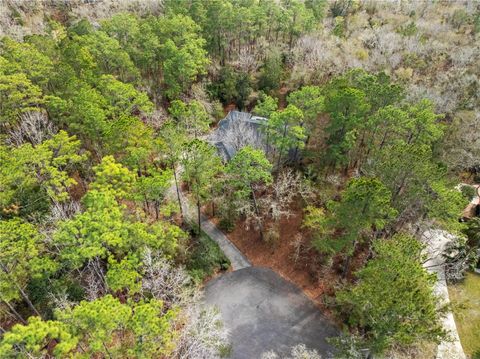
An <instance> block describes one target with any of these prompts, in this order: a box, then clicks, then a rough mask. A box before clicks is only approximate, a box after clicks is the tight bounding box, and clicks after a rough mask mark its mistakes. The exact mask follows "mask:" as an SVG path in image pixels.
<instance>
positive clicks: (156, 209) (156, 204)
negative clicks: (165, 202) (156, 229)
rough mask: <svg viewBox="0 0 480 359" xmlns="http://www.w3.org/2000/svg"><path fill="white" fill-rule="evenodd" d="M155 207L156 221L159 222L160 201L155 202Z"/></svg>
mask: <svg viewBox="0 0 480 359" xmlns="http://www.w3.org/2000/svg"><path fill="white" fill-rule="evenodd" d="M154 207H155V219H156V220H157V221H158V218H159V210H158V207H160V204H159V203H158V200H155V203H154Z"/></svg>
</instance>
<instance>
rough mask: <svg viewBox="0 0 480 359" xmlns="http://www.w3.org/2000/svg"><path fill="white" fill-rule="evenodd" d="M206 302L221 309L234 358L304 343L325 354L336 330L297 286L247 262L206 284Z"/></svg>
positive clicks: (250, 357) (248, 358)
mask: <svg viewBox="0 0 480 359" xmlns="http://www.w3.org/2000/svg"><path fill="white" fill-rule="evenodd" d="M205 301H206V303H207V304H209V305H215V306H217V307H218V308H219V309H220V312H221V314H222V318H223V322H224V325H225V326H226V328H228V329H229V331H230V341H231V344H232V354H231V358H232V359H256V358H261V356H262V353H264V352H267V351H269V350H274V351H275V352H276V353H277V354H279V355H280V357H283V356H284V355H288V354H289V353H290V350H291V347H293V346H294V345H296V344H299V343H303V344H305V345H306V346H307V348H309V349H316V350H317V351H318V352H319V353H320V354H322V355H323V356H324V357H328V353H329V352H331V351H332V350H333V349H332V347H331V346H330V345H329V344H328V343H327V342H326V338H328V337H332V336H335V335H336V334H337V330H336V328H335V326H334V325H333V324H332V323H331V322H330V321H329V320H328V319H327V318H325V316H323V314H322V313H321V311H320V310H319V309H318V308H317V307H316V306H315V305H314V304H313V302H312V301H310V300H309V299H308V298H307V297H306V296H305V295H304V294H303V293H302V291H301V290H300V289H299V288H298V287H296V286H295V285H293V284H291V283H289V282H287V281H286V280H284V279H283V278H281V277H280V276H279V275H278V274H276V273H275V272H273V271H272V270H270V269H267V268H260V267H249V268H244V269H241V270H237V271H234V272H229V273H226V274H224V275H222V276H220V277H218V278H215V279H213V280H212V281H210V282H209V283H207V285H206V288H205Z"/></svg>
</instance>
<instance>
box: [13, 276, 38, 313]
mask: <svg viewBox="0 0 480 359" xmlns="http://www.w3.org/2000/svg"><path fill="white" fill-rule="evenodd" d="M15 287H17V289H18V290H19V291H20V294H21V295H22V298H23V300H25V302H26V303H27V304H28V306H29V307H30V309H31V310H32V311H33V312H34V313H35V314H36V315H38V316H39V317H40V318H42V315H41V314H40V312H39V311H38V310H37V308H35V306H34V305H33V303H32V302H31V301H30V298H29V297H28V295H27V293H25V292H24V290H23V289H22V288H21V287H20V286H19V285H18V284H17V283H15ZM42 319H43V318H42Z"/></svg>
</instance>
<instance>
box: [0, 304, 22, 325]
mask: <svg viewBox="0 0 480 359" xmlns="http://www.w3.org/2000/svg"><path fill="white" fill-rule="evenodd" d="M2 302H3V303H5V305H6V306H7V307H8V309H10V311H11V312H12V314H13V316H14V317H15V318H17V319H18V320H19V321H20V322H22V324H27V322H26V321H25V319H23V317H22V316H21V315H20V313H18V312H17V311H16V310H15V308H14V307H13V305H11V304H10V303H9V302H7V301H6V300H2Z"/></svg>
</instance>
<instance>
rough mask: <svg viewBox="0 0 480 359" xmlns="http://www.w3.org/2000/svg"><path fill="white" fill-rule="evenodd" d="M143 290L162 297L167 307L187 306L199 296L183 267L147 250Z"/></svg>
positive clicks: (159, 297) (157, 297) (144, 263)
mask: <svg viewBox="0 0 480 359" xmlns="http://www.w3.org/2000/svg"><path fill="white" fill-rule="evenodd" d="M143 271H144V275H143V279H142V290H143V291H144V292H148V293H151V294H152V295H153V296H154V297H155V298H156V299H161V300H162V301H163V303H164V304H165V306H166V307H167V308H171V307H173V306H185V305H186V304H188V303H192V302H194V301H195V300H196V299H197V298H196V297H197V295H196V292H195V288H194V287H193V286H192V280H191V278H190V277H189V276H188V274H187V273H186V272H185V270H184V269H183V268H182V267H174V266H173V265H172V264H171V263H169V262H168V261H167V260H166V259H165V258H164V257H162V256H161V255H160V254H156V253H153V252H152V251H151V250H150V249H147V250H145V253H144V256H143Z"/></svg>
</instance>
